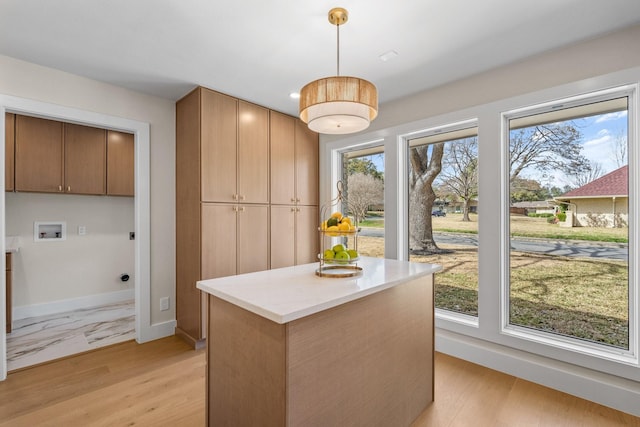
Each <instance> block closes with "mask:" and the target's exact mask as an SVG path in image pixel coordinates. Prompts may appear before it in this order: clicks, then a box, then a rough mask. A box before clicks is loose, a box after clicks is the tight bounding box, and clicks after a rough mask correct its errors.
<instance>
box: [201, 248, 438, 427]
mask: <svg viewBox="0 0 640 427" xmlns="http://www.w3.org/2000/svg"><path fill="white" fill-rule="evenodd" d="M358 265H359V266H361V267H362V268H363V275H362V276H359V277H352V278H321V277H318V276H316V275H315V270H316V268H317V267H318V264H317V263H315V264H305V265H299V266H295V267H287V268H280V269H274V270H267V271H262V272H257V273H250V274H243V275H238V276H230V277H223V278H218V279H212V280H203V281H199V282H198V283H197V287H198V288H199V289H201V290H202V291H204V292H206V293H208V294H209V297H208V322H207V326H208V331H207V422H208V425H210V426H214V425H215V426H240V425H260V426H333V425H341V426H346V425H363V426H364V425H366V426H391V425H393V426H405V425H407V426H408V425H410V424H411V422H412V421H413V420H414V419H415V418H416V417H417V416H418V415H419V414H420V413H421V412H422V411H423V410H424V409H425V408H426V407H427V406H428V405H429V404H430V402H432V401H433V333H434V329H433V328H434V324H433V314H434V307H433V274H434V273H436V272H437V271H440V270H441V267H440V266H439V265H433V264H422V263H410V262H405V261H396V260H388V259H378V258H367V257H363V258H361V260H360V261H359V262H358Z"/></svg>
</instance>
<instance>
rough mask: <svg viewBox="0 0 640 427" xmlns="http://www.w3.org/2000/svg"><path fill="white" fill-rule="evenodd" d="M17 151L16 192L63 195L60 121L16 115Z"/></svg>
mask: <svg viewBox="0 0 640 427" xmlns="http://www.w3.org/2000/svg"><path fill="white" fill-rule="evenodd" d="M15 150H16V151H15V159H16V164H15V189H16V191H37V192H44V193H60V192H62V189H63V188H62V186H63V184H64V183H63V161H64V159H63V144H62V123H61V122H57V121H54V120H46V119H40V118H36V117H28V116H22V115H16V147H15Z"/></svg>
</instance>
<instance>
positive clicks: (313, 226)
mask: <svg viewBox="0 0 640 427" xmlns="http://www.w3.org/2000/svg"><path fill="white" fill-rule="evenodd" d="M296 209H297V210H296V265H298V264H308V263H310V262H317V261H318V254H319V253H320V233H319V232H318V225H319V222H320V220H319V219H318V208H317V207H315V206H298V207H296Z"/></svg>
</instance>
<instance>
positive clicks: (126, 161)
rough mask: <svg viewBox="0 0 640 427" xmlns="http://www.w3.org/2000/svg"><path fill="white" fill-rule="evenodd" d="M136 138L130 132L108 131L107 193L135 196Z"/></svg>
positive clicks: (110, 194) (109, 194)
mask: <svg viewBox="0 0 640 427" xmlns="http://www.w3.org/2000/svg"><path fill="white" fill-rule="evenodd" d="M134 145H135V144H134V138H133V135H132V134H130V133H124V132H116V131H113V130H110V131H107V195H108V196H133V195H134V187H135V177H134V171H135V165H134V160H135V152H134V151H135V150H134Z"/></svg>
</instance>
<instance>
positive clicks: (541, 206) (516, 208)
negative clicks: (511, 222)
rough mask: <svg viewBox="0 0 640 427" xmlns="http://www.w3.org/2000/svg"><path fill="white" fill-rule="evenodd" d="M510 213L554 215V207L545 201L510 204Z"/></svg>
mask: <svg viewBox="0 0 640 427" xmlns="http://www.w3.org/2000/svg"><path fill="white" fill-rule="evenodd" d="M509 212H510V213H519V214H522V215H529V214H551V215H553V214H555V213H556V206H553V205H552V204H551V203H549V202H548V201H547V200H534V201H530V202H516V203H513V204H511V208H509Z"/></svg>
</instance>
